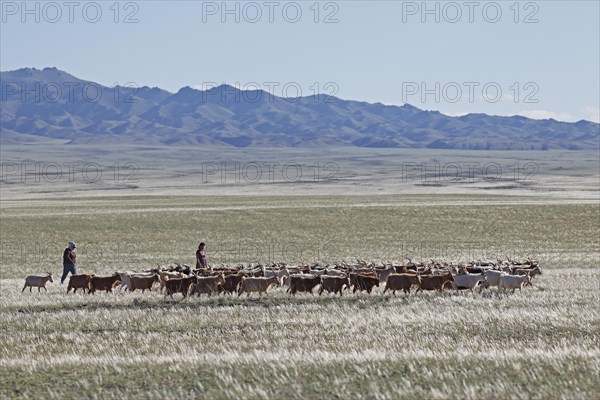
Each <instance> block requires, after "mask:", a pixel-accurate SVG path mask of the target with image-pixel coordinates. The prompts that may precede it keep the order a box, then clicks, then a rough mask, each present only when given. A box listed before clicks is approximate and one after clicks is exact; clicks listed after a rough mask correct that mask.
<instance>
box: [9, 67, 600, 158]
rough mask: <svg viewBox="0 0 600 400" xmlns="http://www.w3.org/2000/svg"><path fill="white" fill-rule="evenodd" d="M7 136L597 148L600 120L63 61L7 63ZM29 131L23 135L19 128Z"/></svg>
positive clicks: (168, 142) (18, 139) (72, 139)
mask: <svg viewBox="0 0 600 400" xmlns="http://www.w3.org/2000/svg"><path fill="white" fill-rule="evenodd" d="M0 81H1V83H2V85H1V87H0V96H1V103H0V104H1V105H2V110H1V113H0V140H1V141H2V142H4V143H7V142H27V141H31V140H32V138H36V137H39V138H50V139H62V140H66V141H69V142H72V143H102V142H104V141H119V142H121V143H127V142H131V143H148V144H160V143H162V144H165V145H197V144H202V145H226V146H235V147H249V146H269V147H310V146H314V147H317V146H358V147H412V148H425V147H426V148H444V149H482V150H485V149H488V150H539V149H570V150H578V149H597V148H598V139H599V134H600V125H599V124H596V123H592V122H588V121H579V122H577V123H566V122H559V121H555V120H543V121H539V120H532V119H528V118H525V117H520V116H514V117H498V116H489V115H485V114H469V115H465V116H462V117H449V116H446V115H443V114H441V113H439V112H436V111H424V110H420V109H418V108H416V107H414V106H411V105H408V104H406V105H404V106H401V107H398V106H386V105H383V104H380V103H376V104H370V103H365V102H359V101H350V100H342V99H338V98H335V97H329V96H323V95H321V96H319V97H315V96H308V97H302V98H297V99H285V98H280V97H276V96H272V95H271V94H269V93H267V92H263V91H239V90H236V89H235V88H233V87H231V86H226V85H223V86H220V87H217V88H213V89H210V90H207V91H200V90H195V89H192V88H189V87H185V88H182V89H180V90H179V91H178V92H177V93H170V92H167V91H165V90H162V89H159V88H149V87H141V88H132V87H112V88H109V87H106V86H102V85H99V84H97V83H94V82H91V81H85V80H82V79H79V78H76V77H74V76H72V75H70V74H68V73H66V72H63V71H60V70H58V69H56V68H44V69H43V70H38V69H35V68H23V69H19V70H16V71H8V72H0ZM19 135H22V136H21V137H19Z"/></svg>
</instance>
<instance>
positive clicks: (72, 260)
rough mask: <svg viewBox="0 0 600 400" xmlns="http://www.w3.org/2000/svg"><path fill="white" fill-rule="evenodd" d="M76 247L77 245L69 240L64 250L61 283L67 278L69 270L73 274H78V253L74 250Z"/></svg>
mask: <svg viewBox="0 0 600 400" xmlns="http://www.w3.org/2000/svg"><path fill="white" fill-rule="evenodd" d="M76 248H77V246H76V245H75V243H73V242H69V243H68V244H67V248H66V249H65V251H64V252H63V274H62V278H60V283H61V284H62V283H63V282H64V281H65V279H67V275H69V272H70V273H71V274H72V275H77V255H76V254H75V251H74V250H75V249H76Z"/></svg>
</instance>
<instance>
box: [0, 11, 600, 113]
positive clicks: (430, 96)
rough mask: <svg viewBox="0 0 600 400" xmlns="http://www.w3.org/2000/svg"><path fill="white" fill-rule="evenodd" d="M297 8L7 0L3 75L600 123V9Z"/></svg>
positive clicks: (2, 31) (0, 62) (0, 30)
mask: <svg viewBox="0 0 600 400" xmlns="http://www.w3.org/2000/svg"><path fill="white" fill-rule="evenodd" d="M248 3H250V4H248ZM288 3H289V2H276V1H273V2H266V1H257V2H247V1H246V2H228V3H227V5H226V7H227V8H228V9H230V10H233V12H231V13H230V14H225V13H224V7H223V3H222V2H221V1H219V2H206V1H169V2H167V1H135V2H120V3H119V4H118V7H115V2H114V1H98V2H96V3H93V2H86V1H82V2H78V1H75V2H73V3H72V4H73V5H65V2H64V1H63V0H60V1H57V2H56V3H53V4H51V5H47V2H28V3H27V8H28V9H29V10H33V11H31V12H30V13H26V12H25V10H24V9H23V7H22V6H21V1H16V2H12V1H2V22H1V27H0V34H1V39H0V41H1V43H0V48H1V50H0V56H1V58H0V69H1V70H3V71H6V70H13V69H17V68H21V67H37V68H41V67H45V66H55V67H57V68H59V69H62V70H65V71H67V72H69V73H71V74H73V75H75V76H77V77H79V78H82V79H88V80H92V81H96V82H99V83H102V84H105V85H113V84H114V83H115V82H118V83H120V84H125V83H127V82H134V83H135V84H137V85H140V86H143V85H148V86H158V87H161V88H164V89H167V90H170V91H177V90H178V89H179V88H180V87H183V86H193V87H202V85H203V84H205V83H206V82H216V83H223V82H226V83H229V84H232V85H234V84H236V83H239V85H240V86H241V87H244V86H245V85H249V84H251V83H252V82H254V83H257V84H258V85H259V86H261V87H262V88H263V89H267V90H268V89H269V85H270V87H271V91H272V92H274V94H276V95H285V94H286V93H284V91H283V87H284V86H286V87H287V88H288V91H287V95H289V96H294V95H295V94H296V93H297V92H298V88H299V89H300V90H301V91H302V94H303V95H310V94H312V93H313V91H315V90H318V91H319V92H321V93H330V94H335V95H336V96H339V97H342V98H345V99H356V100H364V101H369V102H377V101H379V102H383V103H386V104H403V103H404V102H405V101H406V102H408V103H411V104H413V105H415V106H417V107H419V108H425V109H433V110H439V111H442V112H444V113H447V114H464V113H467V112H485V113H488V114H497V115H507V114H510V115H512V114H522V115H527V116H532V117H538V118H539V117H553V118H556V119H560V120H569V121H575V120H579V119H582V118H585V119H588V120H594V121H598V119H599V116H598V114H599V111H598V110H599V107H600V55H599V52H600V27H599V25H600V8H599V2H598V1H536V2H518V3H516V2H515V1H501V2H486V1H481V2H465V1H458V2H428V3H427V4H426V7H427V9H429V10H433V12H432V13H430V14H425V13H424V11H425V10H424V8H423V6H422V2H420V1H419V2H406V1H397V2H393V1H333V2H319V3H318V4H317V7H315V1H298V2H295V3H293V4H288ZM515 3H516V5H515ZM97 5H98V6H99V7H96V6H97ZM98 8H99V9H100V10H101V15H98V14H97V11H98ZM117 9H118V10H119V12H118V14H117V13H116V10H117ZM317 9H318V10H319V13H318V15H316V13H315V10H317ZM436 9H437V11H436ZM298 10H301V16H298V14H297V12H298ZM498 10H500V12H501V15H498V14H497V13H498ZM517 10H518V13H517ZM57 11H58V12H60V15H59V14H58V13H57ZM257 11H260V13H261V15H260V16H259V15H258V13H257ZM459 13H460V15H459ZM70 14H71V15H70ZM270 14H271V15H270ZM128 16H129V17H128ZM127 17H128V18H127ZM436 17H437V18H439V22H436ZM36 18H39V22H36ZM236 18H238V19H239V22H236V20H235V19H236ZM315 18H316V20H317V22H315ZM70 19H72V22H71V21H70ZM115 19H116V21H117V22H115ZM126 19H128V20H129V22H132V23H125V20H126ZM223 19H225V22H223ZM270 19H272V21H271V20H270ZM423 19H424V21H423ZM94 20H97V22H93V21H94ZM135 20H137V22H135ZM294 20H297V22H295V23H294V22H293V21H294ZM325 20H328V21H329V22H330V23H326V22H325ZM335 20H337V22H335ZM253 21H255V22H253ZM493 21H496V22H493ZM515 21H516V22H515ZM269 82H277V83H278V84H279V86H275V85H274V84H269ZM330 82H332V83H333V84H329V85H327V84H328V83H330ZM315 83H316V86H315ZM436 85H437V86H436ZM484 88H485V90H484ZM423 89H426V90H427V92H426V93H425V94H424V98H423V96H422V95H423ZM459 90H460V92H459ZM498 90H500V91H501V92H502V96H501V97H500V96H499V94H498ZM486 94H487V96H488V97H489V98H487V99H486V98H484V96H485V95H486ZM516 95H518V96H516ZM436 97H438V98H437V99H436ZM423 100H424V101H423ZM496 100H497V101H496ZM536 101H537V102H536Z"/></svg>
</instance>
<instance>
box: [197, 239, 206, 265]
mask: <svg viewBox="0 0 600 400" xmlns="http://www.w3.org/2000/svg"><path fill="white" fill-rule="evenodd" d="M205 247H206V245H205V244H204V242H202V243H200V244H199V245H198V250H196V268H206V267H207V266H208V264H207V263H206V250H205Z"/></svg>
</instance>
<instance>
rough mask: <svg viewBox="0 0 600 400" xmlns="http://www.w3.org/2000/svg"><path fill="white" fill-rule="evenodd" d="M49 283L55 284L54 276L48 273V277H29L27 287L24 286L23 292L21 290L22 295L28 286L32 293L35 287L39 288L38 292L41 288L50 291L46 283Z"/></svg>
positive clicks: (26, 279)
mask: <svg viewBox="0 0 600 400" xmlns="http://www.w3.org/2000/svg"><path fill="white" fill-rule="evenodd" d="M48 281H50V282H54V281H53V280H52V274H51V273H50V272H46V275H44V276H38V275H29V276H28V277H27V278H25V286H23V290H21V293H23V291H24V290H25V288H26V287H27V286H29V291H30V292H31V288H32V287H34V286H35V287H37V288H38V292H39V291H40V288H44V290H45V291H46V292H47V291H48V289H46V282H48Z"/></svg>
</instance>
